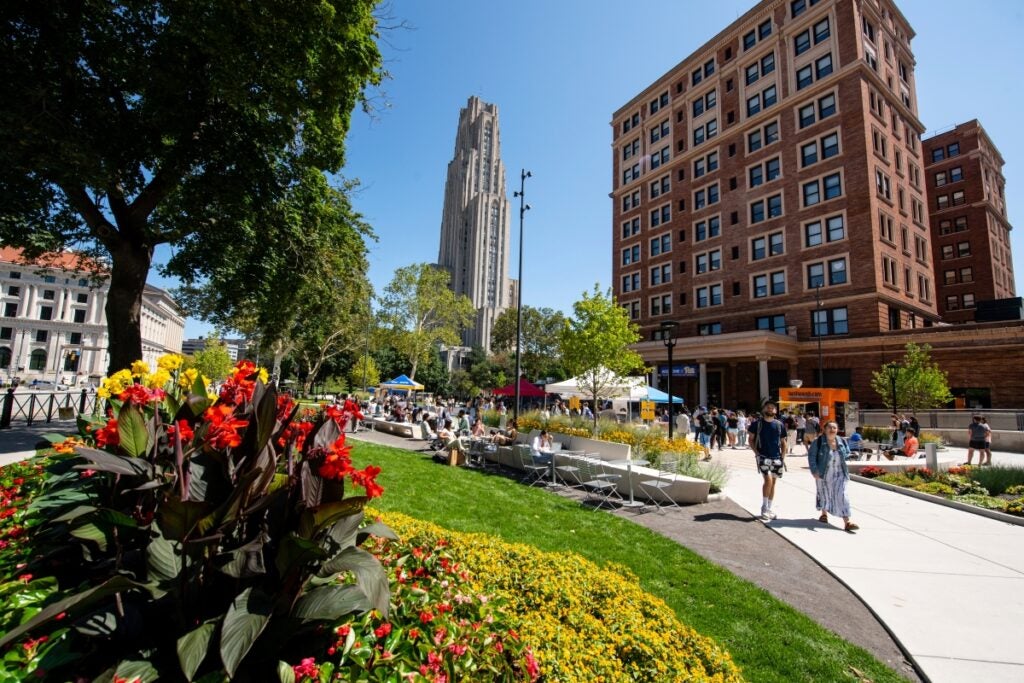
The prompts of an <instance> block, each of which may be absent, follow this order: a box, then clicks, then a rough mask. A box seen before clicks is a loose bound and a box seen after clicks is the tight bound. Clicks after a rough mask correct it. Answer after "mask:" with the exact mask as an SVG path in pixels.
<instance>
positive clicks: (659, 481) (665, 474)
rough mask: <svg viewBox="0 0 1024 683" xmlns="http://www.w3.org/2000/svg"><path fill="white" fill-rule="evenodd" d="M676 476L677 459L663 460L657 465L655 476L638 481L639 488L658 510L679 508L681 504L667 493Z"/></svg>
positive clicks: (677, 476) (677, 475) (677, 469)
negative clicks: (656, 474)
mask: <svg viewBox="0 0 1024 683" xmlns="http://www.w3.org/2000/svg"><path fill="white" fill-rule="evenodd" d="M678 478H679V461H678V460H668V461H664V462H662V463H661V465H659V466H658V476H657V478H655V479H644V480H641V481H640V482H639V484H640V490H641V491H642V492H643V494H644V497H645V498H647V500H649V501H651V502H652V503H654V507H655V509H656V510H657V511H658V512H663V511H664V510H665V509H666V508H672V507H675V508H681V507H682V506H681V505H680V504H679V503H678V502H676V500H675V499H674V498H672V496H670V495H669V493H668V491H669V489H670V488H672V485H673V484H675V483H676V481H677V480H678Z"/></svg>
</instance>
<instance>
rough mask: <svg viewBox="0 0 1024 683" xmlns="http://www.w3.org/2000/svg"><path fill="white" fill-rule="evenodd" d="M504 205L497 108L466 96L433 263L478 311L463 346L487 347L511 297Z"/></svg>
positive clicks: (506, 208) (507, 217) (449, 167)
mask: <svg viewBox="0 0 1024 683" xmlns="http://www.w3.org/2000/svg"><path fill="white" fill-rule="evenodd" d="M508 207H509V202H508V197H507V195H506V191H505V166H504V164H503V163H502V161H501V136H500V134H499V131H498V107H497V106H496V105H493V104H488V103H486V102H483V101H482V100H480V99H479V98H477V97H470V98H469V102H468V103H467V104H466V107H465V108H464V109H462V110H461V112H460V113H459V128H458V132H457V133H456V136H455V153H454V155H453V157H452V160H451V162H449V164H448V179H447V181H446V182H445V188H444V211H443V214H442V217H441V244H440V248H439V250H438V257H437V263H438V266H439V267H441V268H444V269H445V270H447V271H448V273H449V275H450V276H451V284H450V286H451V289H452V291H454V292H455V293H456V294H464V295H465V296H467V297H469V299H470V300H471V301H472V302H473V306H474V307H475V308H476V311H477V316H476V324H475V325H474V327H473V328H472V329H469V330H466V331H465V333H464V334H463V338H462V342H463V344H464V345H466V346H473V345H478V346H480V347H482V348H483V349H484V350H485V351H490V348H491V331H492V329H493V328H494V320H495V319H496V318H497V317H498V315H499V314H500V313H501V312H502V311H503V310H505V309H506V308H508V307H509V305H510V304H511V301H512V299H511V296H510V293H511V287H510V281H509V278H508V275H507V273H508V252H509V208H508Z"/></svg>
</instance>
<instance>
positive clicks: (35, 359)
mask: <svg viewBox="0 0 1024 683" xmlns="http://www.w3.org/2000/svg"><path fill="white" fill-rule="evenodd" d="M28 369H29V370H45V369H46V351H43V350H42V349H36V350H35V351H33V352H32V354H31V355H30V356H29V357H28Z"/></svg>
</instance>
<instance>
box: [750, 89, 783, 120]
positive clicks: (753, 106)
mask: <svg viewBox="0 0 1024 683" xmlns="http://www.w3.org/2000/svg"><path fill="white" fill-rule="evenodd" d="M778 101H779V96H778V90H777V89H776V87H775V86H774V85H770V86H768V87H767V88H765V89H764V90H762V91H761V92H759V93H758V94H756V95H754V96H752V97H749V98H747V116H753V115H754V114H756V113H758V112H759V111H761V110H762V109H767V108H768V107H770V106H772V105H773V104H775V103H776V102H778Z"/></svg>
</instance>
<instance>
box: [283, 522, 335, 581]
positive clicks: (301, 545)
mask: <svg viewBox="0 0 1024 683" xmlns="http://www.w3.org/2000/svg"><path fill="white" fill-rule="evenodd" d="M322 557H324V551H323V548H321V547H320V546H319V545H317V544H316V543H313V542H312V541H309V540H307V539H305V538H300V537H299V536H296V535H295V533H294V532H293V533H290V534H289V535H288V536H286V537H285V538H284V539H282V540H281V545H280V547H279V548H278V551H277V557H275V558H274V566H275V567H277V571H278V573H279V574H281V575H282V576H284V575H286V574H288V573H289V572H291V571H292V569H293V568H294V567H299V566H302V565H304V564H305V563H306V562H309V561H310V560H314V559H320V558H322Z"/></svg>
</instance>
